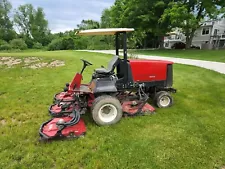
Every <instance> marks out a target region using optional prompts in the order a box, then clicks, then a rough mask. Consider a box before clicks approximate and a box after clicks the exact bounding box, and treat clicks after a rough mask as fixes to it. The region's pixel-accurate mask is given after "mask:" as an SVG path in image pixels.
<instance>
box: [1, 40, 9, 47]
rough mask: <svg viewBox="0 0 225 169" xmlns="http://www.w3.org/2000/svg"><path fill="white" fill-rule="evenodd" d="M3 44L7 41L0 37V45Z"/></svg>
mask: <svg viewBox="0 0 225 169" xmlns="http://www.w3.org/2000/svg"><path fill="white" fill-rule="evenodd" d="M5 44H8V43H7V42H6V41H4V40H2V39H0V46H2V45H5Z"/></svg>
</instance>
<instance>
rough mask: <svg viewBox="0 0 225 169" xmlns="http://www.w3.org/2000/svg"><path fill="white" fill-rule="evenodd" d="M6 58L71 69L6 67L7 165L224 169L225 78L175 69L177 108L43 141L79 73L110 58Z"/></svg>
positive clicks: (3, 141)
mask: <svg viewBox="0 0 225 169" xmlns="http://www.w3.org/2000/svg"><path fill="white" fill-rule="evenodd" d="M0 55H1V56H14V57H16V58H24V57H28V56H37V57H41V58H43V59H44V60H47V61H48V60H51V59H59V60H64V61H65V62H66V66H65V67H58V68H54V69H51V68H43V69H39V70H32V69H21V67H22V65H19V66H17V67H16V68H12V69H7V68H5V67H0V77H1V78H0V84H1V85H0V134H1V136H0V168H4V169H7V168H19V169H21V168H32V169H36V168H38V169H39V168H60V169H61V168H74V169H76V168H78V169H83V168H84V169H86V168H90V169H93V168H99V169H101V168H103V169H106V168H112V169H115V168H118V169H123V168H129V169H138V168H140V169H145V168H149V169H151V168H154V169H155V168H167V169H173V168H177V169H182V168H184V169H195V168H196V169H213V168H215V169H219V168H221V167H222V166H224V165H225V151H224V150H225V141H224V140H225V127H224V122H225V87H224V84H225V76H224V75H221V74H218V73H216V72H213V71H209V70H206V69H201V68H197V67H192V66H184V65H175V66H174V87H175V88H177V89H178V93H177V94H175V95H174V100H175V104H174V106H173V107H171V108H167V109H157V113H156V114H155V115H153V116H145V117H135V118H124V119H122V121H121V122H120V123H118V124H116V125H113V126H109V127H98V126H96V125H95V123H94V122H93V121H92V119H91V116H90V115H86V116H85V123H86V125H87V135H86V136H85V138H82V139H78V140H69V141H55V142H51V143H47V144H43V143H39V142H38V141H37V140H38V130H39V127H40V125H41V124H42V123H43V122H45V121H47V120H48V119H49V118H50V117H49V115H48V111H47V109H48V107H49V105H50V104H51V103H52V99H53V95H54V94H55V93H56V92H59V91H61V89H62V87H63V86H64V84H65V82H69V81H70V80H71V79H72V77H73V75H74V73H75V72H76V71H79V70H80V68H81V66H82V63H81V61H80V60H79V59H80V58H84V59H87V60H89V61H90V62H92V63H93V64H94V66H92V67H88V68H87V69H86V71H85V73H84V81H85V82H88V81H89V80H90V77H91V74H92V71H93V69H94V68H97V67H100V66H101V65H106V62H107V61H108V60H109V59H110V56H109V55H103V54H96V53H85V52H73V51H67V52H65V51H60V52H36V53H27V52H26V53H24V54H23V53H10V54H0Z"/></svg>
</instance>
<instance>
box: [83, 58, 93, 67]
mask: <svg viewBox="0 0 225 169" xmlns="http://www.w3.org/2000/svg"><path fill="white" fill-rule="evenodd" d="M80 60H82V61H83V62H84V64H85V65H86V66H91V65H93V64H92V63H90V62H88V61H86V60H84V59H80Z"/></svg>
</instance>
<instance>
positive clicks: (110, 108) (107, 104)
mask: <svg viewBox="0 0 225 169" xmlns="http://www.w3.org/2000/svg"><path fill="white" fill-rule="evenodd" d="M91 112H92V118H93V120H94V121H95V123H96V124H97V125H99V126H106V125H112V124H116V123H118V122H119V121H120V120H121V118H122V116H123V112H122V106H121V103H120V102H119V100H118V99H117V98H115V97H112V96H108V95H105V96H100V97H98V98H96V99H95V101H94V103H93V105H92V111H91Z"/></svg>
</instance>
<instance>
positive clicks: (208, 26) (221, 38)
mask: <svg viewBox="0 0 225 169" xmlns="http://www.w3.org/2000/svg"><path fill="white" fill-rule="evenodd" d="M178 42H183V43H185V42H186V37H185V35H184V34H183V33H182V31H181V30H179V29H176V30H175V31H173V32H170V33H168V36H166V37H165V38H164V47H165V48H168V49H171V48H172V46H173V45H174V44H175V43H178ZM192 45H193V46H198V47H200V48H201V49H205V48H207V49H213V48H225V19H221V20H214V21H206V22H204V23H203V24H202V26H201V27H200V28H199V29H197V30H196V31H195V36H194V38H193V41H192Z"/></svg>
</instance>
